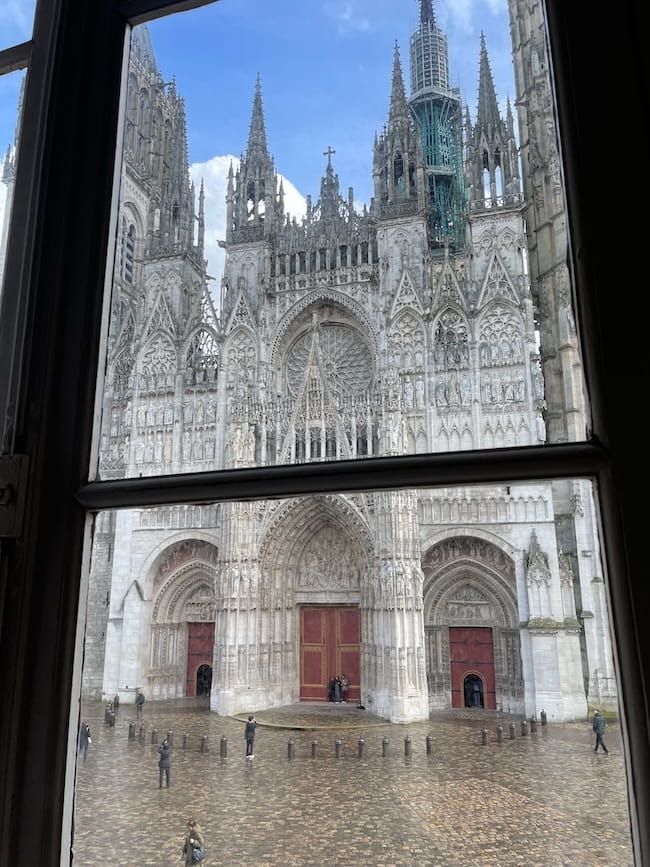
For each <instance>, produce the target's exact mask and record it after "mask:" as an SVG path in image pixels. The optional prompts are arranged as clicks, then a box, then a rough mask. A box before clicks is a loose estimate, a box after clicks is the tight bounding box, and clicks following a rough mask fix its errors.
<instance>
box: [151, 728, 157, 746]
mask: <svg viewBox="0 0 650 867" xmlns="http://www.w3.org/2000/svg"><path fill="white" fill-rule="evenodd" d="M151 743H152V744H155V743H158V729H151Z"/></svg>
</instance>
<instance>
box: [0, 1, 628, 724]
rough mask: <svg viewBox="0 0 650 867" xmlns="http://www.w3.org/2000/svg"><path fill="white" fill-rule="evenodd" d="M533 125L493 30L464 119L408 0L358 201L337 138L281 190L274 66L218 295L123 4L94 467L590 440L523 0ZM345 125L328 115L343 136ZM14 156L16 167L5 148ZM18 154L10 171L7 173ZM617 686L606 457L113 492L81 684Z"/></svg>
mask: <svg viewBox="0 0 650 867" xmlns="http://www.w3.org/2000/svg"><path fill="white" fill-rule="evenodd" d="M509 10H510V20H511V34H512V43H513V45H512V47H513V62H514V70H515V81H516V87H517V123H518V133H517V134H516V132H515V117H514V116H513V113H512V110H511V108H510V105H508V107H507V110H506V112H505V116H502V113H501V112H500V110H499V106H498V102H497V97H496V93H495V88H494V83H493V78H492V74H491V70H490V64H489V58H488V51H487V46H486V43H485V39H484V38H483V37H481V41H480V45H479V46H477V49H478V51H477V54H478V58H477V59H478V71H479V89H478V106H477V112H476V117H475V119H473V118H472V116H471V114H470V112H469V110H468V108H467V107H466V106H463V105H462V104H461V99H460V94H459V91H458V89H457V88H454V87H452V86H451V84H450V73H449V68H450V64H449V57H448V47H447V39H446V36H445V34H444V33H443V32H442V31H441V29H440V28H439V26H438V24H437V20H436V16H435V9H434V6H433V2H432V0H419V20H418V26H417V29H416V30H415V32H414V33H413V34H412V36H411V39H410V44H409V65H410V70H409V71H410V76H409V84H410V87H409V88H408V90H407V86H406V76H405V70H404V68H403V61H402V55H401V53H400V48H399V46H398V45H397V44H396V45H395V46H394V48H393V54H392V58H391V56H390V49H389V55H388V56H387V68H388V65H389V64H390V63H391V59H392V85H391V89H390V92H389V93H387V94H386V116H385V118H379V119H378V125H381V124H383V126H381V128H380V129H379V130H378V132H377V134H376V136H375V139H374V142H368V172H372V180H373V190H374V195H373V197H372V200H371V201H370V203H369V204H368V205H367V206H363V207H362V208H358V207H357V206H356V205H355V198H354V192H353V190H352V188H348V189H345V188H343V189H342V187H341V184H340V181H339V176H338V174H337V173H336V166H335V158H336V151H335V149H332V148H331V147H328V148H327V150H326V152H325V153H324V154H323V156H320V150H318V151H317V153H316V156H315V158H316V159H321V160H322V178H321V182H320V190H319V192H318V195H317V196H314V198H313V199H312V197H311V196H308V197H307V200H306V212H305V215H304V217H300V218H296V217H295V216H293V215H291V214H290V213H288V212H286V211H285V203H284V191H283V187H282V182H281V179H280V178H279V176H278V173H277V171H276V168H275V163H274V158H273V143H272V141H269V140H267V134H266V126H265V115H264V103H263V70H262V74H261V77H259V78H258V79H257V81H252V82H251V87H252V110H251V120H250V128H249V133H248V140H247V141H246V142H242V146H243V148H244V150H243V152H242V157H241V160H239V161H237V162H236V163H234V164H233V165H232V167H231V170H230V173H229V176H228V182H227V192H226V202H225V208H226V215H227V229H226V237H225V240H224V241H222V242H221V243H222V245H223V246H224V249H225V255H226V259H225V267H224V272H223V276H222V277H221V275H219V276H220V279H221V283H220V292H219V293H218V294H219V298H218V299H216V300H215V298H214V297H213V293H212V292H211V291H210V290H209V279H208V274H207V263H206V260H205V258H204V241H205V213H204V211H205V208H204V201H205V191H204V189H203V187H202V186H201V187H200V188H199V189H198V190H197V189H195V187H194V186H193V184H192V183H191V181H190V175H189V165H188V153H187V151H188V149H187V137H186V121H185V110H184V101H183V98H182V96H181V95H180V94H179V93H178V92H177V90H176V85H175V83H174V82H172V83H169V84H165V82H164V80H163V77H162V75H161V73H160V71H159V69H158V67H157V63H156V60H155V55H154V50H153V47H152V43H151V40H150V37H149V34H148V31H147V29H146V27H144V26H142V27H138V28H136V29H135V30H134V32H133V40H132V52H131V60H130V69H129V78H128V98H127V104H126V118H125V133H124V157H123V167H122V178H121V191H120V201H119V226H118V238H117V243H116V248H115V261H114V278H113V292H112V298H111V309H110V326H109V337H108V356H107V364H106V371H105V388H104V392H103V395H104V396H103V404H102V428H101V443H100V475H101V478H102V479H119V478H125V477H137V476H155V475H164V474H170V473H183V472H199V471H204V470H220V469H239V468H245V467H253V466H254V467H267V466H268V467H270V466H279V465H287V464H297V463H302V464H304V463H309V462H321V461H338V460H351V459H357V460H364V459H366V458H369V457H381V456H389V455H412V454H421V453H431V452H445V451H460V450H472V449H486V448H499V447H516V446H528V445H534V444H540V445H541V444H544V443H560V442H565V441H567V440H575V439H580V438H584V431H585V429H586V425H587V423H588V421H587V418H588V412H587V407H586V402H585V399H584V397H583V393H582V385H581V382H582V380H581V373H580V356H579V350H578V340H577V335H576V330H575V325H574V323H573V319H572V314H571V292H570V274H569V271H568V270H567V265H566V262H567V247H568V239H567V220H566V211H565V201H564V191H563V187H562V180H561V174H560V164H559V159H558V146H557V142H556V140H555V121H554V115H553V109H552V99H551V83H550V79H549V74H548V68H549V67H548V63H547V62H546V51H547V48H546V45H545V41H544V38H543V21H541V20H539V16H540V15H541V13H540V11H539V8H538V5H537V4H529V3H528V2H526V0H509ZM333 144H336V143H333ZM5 171H6V170H5ZM6 173H7V171H6ZM336 674H339V675H342V674H345V675H346V676H347V678H348V679H349V682H350V686H349V692H348V701H351V702H355V703H358V704H362V705H363V706H364V707H365V708H366V711H367V712H369V713H372V714H377V715H379V716H381V717H384V718H386V719H388V720H390V721H391V722H395V723H401V722H410V721H417V720H425V719H427V718H428V716H429V714H430V712H431V711H432V710H436V709H447V708H468V709H471V708H476V707H482V708H491V709H495V710H497V711H501V712H504V713H516V714H521V715H525V716H527V717H530V716H532V715H534V714H536V715H539V714H540V713H541V711H542V710H544V712H545V714H546V715H547V717H548V718H549V719H550V720H558V721H559V720H571V719H581V718H584V717H585V716H586V714H587V712H588V708H589V706H593V704H594V703H597V704H598V706H600V707H601V709H602V708H605V709H607V708H610V709H612V710H615V709H616V681H615V673H614V665H613V658H612V650H611V643H610V637H609V628H608V614H607V609H606V598H605V584H604V580H603V568H602V564H601V557H600V546H599V540H598V533H597V525H596V520H595V510H594V504H593V494H592V491H591V486H590V483H589V482H587V481H585V480H580V479H575V480H572V479H566V480H556V481H543V480H535V481H531V482H530V483H527V484H522V483H517V484H512V485H471V486H467V487H463V488H422V489H405V490H397V491H394V490H390V491H376V492H371V493H359V494H343V493H341V494H331V493H327V494H321V495H310V496H303V497H299V498H288V499H286V500H272V501H261V502H232V503H218V504H212V505H192V504H188V505H185V506H170V507H156V508H142V509H128V510H122V511H115V512H105V513H102V514H100V515H98V516H97V519H96V523H95V527H94V533H93V539H92V550H91V565H90V578H89V589H88V601H87V619H86V635H85V653H84V674H83V693H84V695H85V696H87V697H94V698H106V697H109V698H112V697H113V696H114V695H115V694H118V695H119V696H120V701H121V702H123V703H127V704H128V703H129V702H133V701H134V697H135V691H136V688H138V689H141V690H143V692H144V693H145V695H146V697H147V700H148V701H156V700H161V699H169V698H180V697H192V696H197V695H206V696H209V704H210V708H211V710H212V711H214V712H215V713H218V714H221V715H231V714H236V713H242V712H249V711H252V710H256V709H262V708H268V707H273V706H279V705H285V704H290V703H294V702H298V701H318V702H326V701H327V700H328V683H329V681H330V679H331V678H332V676H334V675H336Z"/></svg>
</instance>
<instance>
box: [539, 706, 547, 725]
mask: <svg viewBox="0 0 650 867" xmlns="http://www.w3.org/2000/svg"><path fill="white" fill-rule="evenodd" d="M540 717H541V718H542V725H543V726H545V725H546V711H545V710H543V711H542V712H541V713H540Z"/></svg>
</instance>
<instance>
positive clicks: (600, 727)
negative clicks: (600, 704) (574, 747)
mask: <svg viewBox="0 0 650 867" xmlns="http://www.w3.org/2000/svg"><path fill="white" fill-rule="evenodd" d="M592 728H593V730H594V732H595V733H596V746H595V747H594V752H595V753H597V752H598V747H599V746H600V747H602V749H603V752H604V753H605V755H606V756H608V755H609V750H608V749H607V747H606V746H605V741H604V740H603V735H604V734H605V718H604V717H603V716H602V715H601V713H600V711H599V710H595V711H594V721H593V725H592Z"/></svg>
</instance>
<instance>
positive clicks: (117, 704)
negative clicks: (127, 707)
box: [113, 693, 120, 714]
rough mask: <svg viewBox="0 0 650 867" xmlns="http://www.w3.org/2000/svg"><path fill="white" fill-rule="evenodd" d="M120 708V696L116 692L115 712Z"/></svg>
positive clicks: (114, 700)
mask: <svg viewBox="0 0 650 867" xmlns="http://www.w3.org/2000/svg"><path fill="white" fill-rule="evenodd" d="M119 709H120V697H119V695H118V694H117V693H115V697H114V699H113V713H115V714H116V713H117V712H118V710H119Z"/></svg>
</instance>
